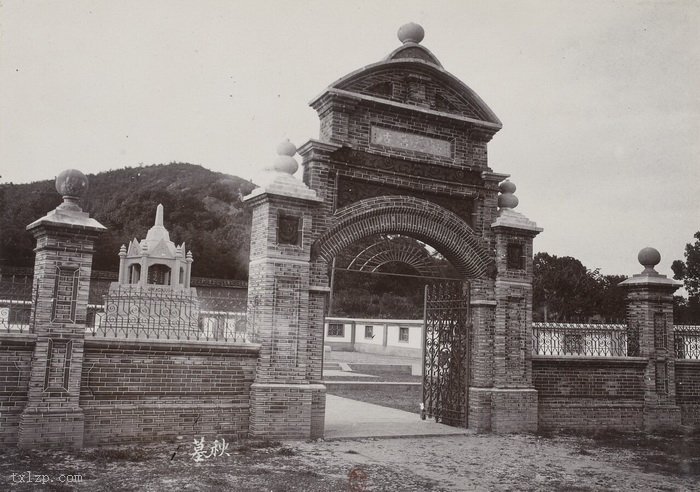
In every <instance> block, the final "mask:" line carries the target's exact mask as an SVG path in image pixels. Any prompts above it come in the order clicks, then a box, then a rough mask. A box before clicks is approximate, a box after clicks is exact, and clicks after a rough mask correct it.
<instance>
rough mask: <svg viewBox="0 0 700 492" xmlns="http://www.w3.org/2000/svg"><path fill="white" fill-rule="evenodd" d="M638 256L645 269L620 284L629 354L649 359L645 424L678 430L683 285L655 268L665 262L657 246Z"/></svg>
mask: <svg viewBox="0 0 700 492" xmlns="http://www.w3.org/2000/svg"><path fill="white" fill-rule="evenodd" d="M637 258H638V260H639V263H641V264H642V266H644V270H643V271H642V272H641V273H639V274H637V275H633V276H632V277H630V278H628V279H627V280H625V281H623V282H620V284H619V286H620V287H622V288H623V289H625V290H626V291H627V325H628V333H629V335H628V337H629V339H628V342H627V344H628V351H631V353H629V355H637V356H641V357H644V358H646V359H647V367H646V370H645V378H644V380H645V393H644V425H645V428H646V429H647V430H656V429H678V428H679V426H680V423H681V415H680V408H679V407H678V406H677V405H676V380H675V351H674V346H673V345H674V331H673V293H674V292H675V291H676V289H678V288H679V287H680V286H681V285H682V284H681V283H680V282H677V281H675V280H673V279H670V278H668V277H666V275H661V274H660V273H658V272H657V271H656V270H655V269H654V267H655V266H656V265H658V264H659V262H660V261H661V255H660V254H659V252H658V251H657V250H656V249H654V248H644V249H642V250H641V251H640V252H639V254H638V256H637Z"/></svg>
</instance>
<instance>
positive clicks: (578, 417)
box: [532, 356, 646, 430]
mask: <svg viewBox="0 0 700 492" xmlns="http://www.w3.org/2000/svg"><path fill="white" fill-rule="evenodd" d="M645 367H646V360H645V359H642V358H637V357H625V358H613V357H606V358H595V357H565V358H564V357H542V356H540V357H533V360H532V379H533V384H534V385H535V388H536V389H537V391H538V407H539V429H540V430H548V429H552V430H557V429H575V430H583V429H590V430H600V429H616V430H639V429H642V428H643V427H644V369H645Z"/></svg>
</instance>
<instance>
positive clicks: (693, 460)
mask: <svg viewBox="0 0 700 492" xmlns="http://www.w3.org/2000/svg"><path fill="white" fill-rule="evenodd" d="M212 442H213V440H207V441H206V446H209V444H211V443H212ZM194 449H195V447H194V443H192V442H183V441H180V442H177V443H162V444H153V445H144V446H121V447H116V446H115V447H103V448H93V449H84V450H82V451H80V452H76V453H68V452H57V451H31V452H20V451H18V450H15V449H12V450H4V451H3V452H2V453H0V490H90V491H111V490H134V491H136V490H138V491H169V492H173V491H180V490H236V491H413V490H415V491H420V490H427V491H443V490H445V491H447V490H700V435H697V434H696V435H687V436H680V435H679V436H651V437H648V436H642V435H630V434H627V435H623V434H610V433H607V434H602V435H599V436H572V435H508V436H494V435H466V436H451V437H440V438H410V439H409V438H402V439H383V440H376V439H366V440H360V441H328V442H326V441H315V442H302V443H299V442H294V443H292V442H290V443H275V442H245V443H241V442H236V443H232V444H229V447H228V448H227V449H226V450H225V452H224V453H223V455H222V456H213V457H211V458H208V459H205V460H204V461H202V462H199V463H197V462H195V461H194V459H193V456H192V453H193V452H194ZM226 453H228V455H226ZM29 472H31V476H30V475H29ZM13 474H14V475H13ZM29 479H31V480H32V483H28V480H29ZM21 480H24V482H22V481H21Z"/></svg>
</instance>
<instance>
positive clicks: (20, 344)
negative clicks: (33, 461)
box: [0, 334, 36, 445]
mask: <svg viewBox="0 0 700 492" xmlns="http://www.w3.org/2000/svg"><path fill="white" fill-rule="evenodd" d="M35 339H36V337H35V336H34V335H32V334H26V335H3V336H2V337H0V374H2V376H1V377H0V445H16V444H17V439H18V431H19V417H20V415H21V414H22V411H23V410H24V406H25V405H26V404H27V390H28V388H29V376H30V374H31V363H32V352H33V351H34V343H35Z"/></svg>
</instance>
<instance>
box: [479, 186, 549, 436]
mask: <svg viewBox="0 0 700 492" xmlns="http://www.w3.org/2000/svg"><path fill="white" fill-rule="evenodd" d="M499 189H500V191H501V195H499V197H498V206H499V208H500V210H499V214H498V218H497V219H496V221H495V222H494V223H493V224H491V230H492V231H493V233H494V242H495V249H496V272H497V273H496V281H495V297H496V311H495V324H494V337H493V390H492V395H491V412H492V415H491V430H492V431H494V432H534V431H536V430H537V391H536V390H535V388H534V386H533V384H532V275H533V273H532V263H533V252H532V240H533V238H534V237H535V236H536V235H537V234H539V233H540V232H542V229H541V228H539V227H537V224H535V223H534V222H532V221H531V220H529V219H528V218H526V217H525V216H524V215H522V214H520V213H518V212H516V211H514V210H513V208H515V207H516V206H517V204H518V199H517V198H516V197H515V195H513V192H514V191H515V185H514V184H513V183H511V182H510V181H504V182H502V183H501V184H500V185H499Z"/></svg>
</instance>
